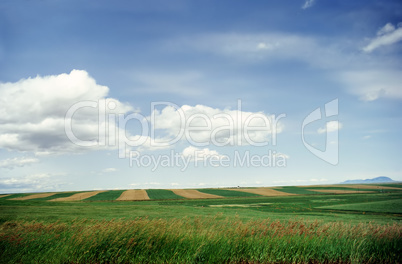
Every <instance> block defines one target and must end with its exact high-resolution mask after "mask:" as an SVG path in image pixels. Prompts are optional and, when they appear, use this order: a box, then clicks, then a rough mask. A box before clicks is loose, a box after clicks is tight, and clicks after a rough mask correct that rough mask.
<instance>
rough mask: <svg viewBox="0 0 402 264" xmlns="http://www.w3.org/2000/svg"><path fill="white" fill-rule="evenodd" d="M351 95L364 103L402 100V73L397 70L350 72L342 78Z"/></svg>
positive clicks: (342, 75)
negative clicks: (379, 100) (383, 99)
mask: <svg viewBox="0 0 402 264" xmlns="http://www.w3.org/2000/svg"><path fill="white" fill-rule="evenodd" d="M340 80H341V81H342V82H344V83H345V85H346V86H347V88H348V89H349V90H350V92H351V93H353V94H356V95H358V96H359V97H360V99H361V100H363V101H374V100H376V99H379V98H381V97H384V98H393V99H402V72H400V71H396V70H388V71H386V70H367V71H349V72H344V73H342V74H341V76H340Z"/></svg>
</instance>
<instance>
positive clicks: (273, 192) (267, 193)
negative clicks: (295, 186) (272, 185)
mask: <svg viewBox="0 0 402 264" xmlns="http://www.w3.org/2000/svg"><path fill="white" fill-rule="evenodd" d="M227 190H230V191H239V192H248V193H255V194H259V195H263V196H289V195H295V194H293V193H286V192H280V191H277V190H273V189H269V188H253V189H227Z"/></svg>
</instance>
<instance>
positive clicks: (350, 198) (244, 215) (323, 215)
mask: <svg viewBox="0 0 402 264" xmlns="http://www.w3.org/2000/svg"><path fill="white" fill-rule="evenodd" d="M401 198H402V195H401V194H398V193H386V194H377V193H374V194H342V195H327V194H326V195H312V196H288V197H243V198H226V199H204V200H203V199H200V200H176V201H175V200H166V201H152V200H151V201H136V202H118V201H114V202H97V201H93V202H85V201H79V202H48V201H30V200H27V201H9V200H4V199H0V222H4V221H8V220H18V219H19V220H38V221H45V222H48V221H56V220H60V221H67V222H68V221H71V220H72V219H75V218H80V219H81V218H85V219H96V220H102V219H106V220H110V219H119V218H126V219H134V218H136V217H148V218H163V219H171V218H176V217H182V216H188V217H200V216H202V217H214V216H216V215H218V214H219V215H222V218H225V217H234V216H237V217H239V219H243V220H250V219H266V218H271V219H278V220H286V219H290V218H295V217H299V218H304V219H319V220H324V221H328V222H333V221H352V222H370V221H373V222H378V223H389V222H393V221H394V219H401V220H402V215H399V216H395V214H388V213H382V214H371V213H369V212H366V214H365V215H363V214H361V213H360V214H357V213H353V212H351V213H347V212H342V211H337V210H336V209H335V208H333V209H332V210H328V209H323V208H320V207H322V206H337V205H339V206H342V205H348V204H355V203H371V202H379V201H388V200H398V199H401ZM257 203H265V204H264V205H262V206H259V207H242V208H239V207H233V208H231V207H221V208H218V207H209V205H220V204H246V205H247V204H257ZM267 203H269V204H267ZM394 213H397V212H394Z"/></svg>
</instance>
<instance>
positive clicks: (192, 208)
mask: <svg viewBox="0 0 402 264" xmlns="http://www.w3.org/2000/svg"><path fill="white" fill-rule="evenodd" d="M320 188H321V187H320ZM322 188H324V189H325V187H322ZM267 189H269V188H267ZM307 189H311V187H307ZM201 190H202V189H198V191H196V190H188V191H189V192H188V193H189V194H194V193H195V194H197V192H199V193H206V192H201ZM210 190H215V192H214V191H212V192H214V193H215V195H218V194H220V195H219V196H218V197H223V198H215V199H214V198H209V199H206V198H204V199H201V198H200V197H192V198H182V197H180V195H179V194H178V193H182V194H183V197H185V195H184V194H185V191H186V190H180V191H178V193H176V192H175V191H174V190H152V191H150V190H128V192H127V191H125V190H119V191H104V192H100V193H97V194H96V195H93V196H91V197H89V198H86V199H84V200H76V201H73V200H70V201H61V200H58V201H51V200H52V199H55V198H54V197H56V198H57V195H62V194H63V195H64V197H71V196H72V195H75V196H76V195H77V192H74V193H59V194H57V193H56V194H54V195H51V196H48V197H42V198H35V199H25V200H21V199H19V200H15V199H13V198H16V197H27V196H28V195H36V194H32V193H31V194H24V195H22V194H13V195H9V196H3V197H0V252H2V254H1V255H0V263H150V262H151V263H228V262H230V263H323V262H326V263H400V262H402V257H401V256H402V252H401V249H402V224H401V220H402V211H401V208H402V202H401V201H402V190H400V189H387V191H386V192H382V191H373V192H370V193H364V192H358V193H351V194H349V193H348V194H327V193H318V192H314V194H307V195H306V194H293V195H282V193H278V194H279V195H278V196H264V195H258V194H255V195H253V196H247V192H245V191H246V190H243V191H241V189H240V190H234V189H233V190H227V189H208V192H210ZM249 190H257V192H258V193H261V194H263V192H262V191H261V190H260V188H249V189H248V190H247V191H249ZM275 190H278V191H279V190H281V191H280V192H284V191H282V190H288V191H289V190H291V191H293V192H302V191H301V190H304V187H302V188H301V187H282V188H275ZM328 190H331V188H328ZM336 190H339V189H336ZM183 191H184V192H183ZM193 191H195V192H193ZM202 191H205V189H204V190H202ZM144 192H145V193H144ZM78 193H79V192H78ZM84 193H90V192H84ZM124 193H126V196H125V197H126V198H127V197H128V196H129V195H137V196H138V195H145V194H146V195H147V196H148V199H146V200H138V201H132V200H121V199H120V198H119V197H122V195H123V194H124ZM175 193H176V194H175ZM236 193H239V194H237V195H241V197H238V196H235V195H236ZM244 193H246V195H244ZM285 193H286V192H285ZM67 194H68V195H67ZM250 194H252V193H250ZM268 194H273V192H270V193H267V195H268ZM66 195H67V196H66ZM87 195H88V194H87ZM224 195H226V197H224ZM52 197H53V198H52ZM96 197H97V198H96ZM59 198H60V197H59ZM195 198H198V199H195ZM119 199H120V200H119Z"/></svg>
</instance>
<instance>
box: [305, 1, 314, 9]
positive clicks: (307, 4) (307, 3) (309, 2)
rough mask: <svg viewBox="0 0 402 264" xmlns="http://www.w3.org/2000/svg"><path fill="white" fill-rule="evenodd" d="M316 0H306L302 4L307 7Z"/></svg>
mask: <svg viewBox="0 0 402 264" xmlns="http://www.w3.org/2000/svg"><path fill="white" fill-rule="evenodd" d="M314 2H315V0H306V2H304V5H303V6H302V9H307V8H310V7H312V6H313V5H314Z"/></svg>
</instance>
